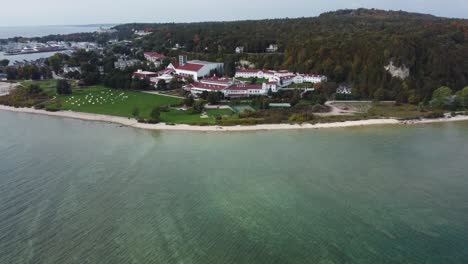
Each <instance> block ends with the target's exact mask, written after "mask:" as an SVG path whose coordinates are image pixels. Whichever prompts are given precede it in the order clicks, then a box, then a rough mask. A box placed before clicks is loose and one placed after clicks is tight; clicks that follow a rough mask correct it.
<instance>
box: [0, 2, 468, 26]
mask: <svg viewBox="0 0 468 264" xmlns="http://www.w3.org/2000/svg"><path fill="white" fill-rule="evenodd" d="M1 2H2V3H1V11H0V26H24V25H77V24H96V23H127V22H191V21H213V20H238V19H260V18H282V17H303V16H316V15H318V14H320V13H322V12H326V11H331V10H337V9H343V8H359V7H367V8H380V9H392V10H405V11H414V12H421V13H430V14H435V15H438V16H445V17H459V18H468V0H392V1H389V0H234V1H223V0H197V1H188V0H178V1H174V0H173V1H168V0H21V1H6V0H5V1H4V0H1Z"/></svg>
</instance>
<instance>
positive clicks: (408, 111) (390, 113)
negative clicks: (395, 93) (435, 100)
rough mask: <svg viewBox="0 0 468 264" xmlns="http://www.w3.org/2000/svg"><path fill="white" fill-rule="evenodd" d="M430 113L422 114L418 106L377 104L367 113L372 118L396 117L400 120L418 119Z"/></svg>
mask: <svg viewBox="0 0 468 264" xmlns="http://www.w3.org/2000/svg"><path fill="white" fill-rule="evenodd" d="M428 114H430V112H421V111H420V109H419V107H418V106H416V105H410V104H403V105H395V104H393V103H375V104H373V105H372V107H371V108H370V109H369V110H368V111H367V115H369V116H372V117H394V118H400V119H417V118H421V117H425V116H427V115H428Z"/></svg>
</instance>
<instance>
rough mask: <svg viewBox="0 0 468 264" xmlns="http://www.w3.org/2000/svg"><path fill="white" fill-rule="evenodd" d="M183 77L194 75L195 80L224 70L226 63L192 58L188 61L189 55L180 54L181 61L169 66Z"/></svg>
mask: <svg viewBox="0 0 468 264" xmlns="http://www.w3.org/2000/svg"><path fill="white" fill-rule="evenodd" d="M167 68H168V69H173V70H174V71H175V73H176V74H177V75H179V76H182V77H184V78H185V77H192V78H193V80H195V81H196V80H198V79H199V78H203V77H207V76H210V74H211V73H212V72H213V71H218V72H223V71H224V63H217V62H208V61H199V60H192V61H187V56H179V63H178V64H175V63H171V64H169V66H167Z"/></svg>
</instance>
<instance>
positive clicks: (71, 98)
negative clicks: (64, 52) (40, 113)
mask: <svg viewBox="0 0 468 264" xmlns="http://www.w3.org/2000/svg"><path fill="white" fill-rule="evenodd" d="M41 87H42V86H41ZM56 100H59V101H60V102H61V104H62V107H61V109H63V110H71V111H76V112H85V113H94V114H103V115H112V116H121V117H129V118H131V117H133V116H132V112H133V109H134V108H135V107H138V109H139V111H140V117H141V118H149V116H150V112H151V110H152V109H153V107H155V106H169V105H176V104H179V103H180V102H181V101H182V99H178V98H174V97H168V96H163V95H154V94H147V93H143V92H138V91H128V90H115V89H109V88H106V87H104V86H100V85H98V86H91V87H86V88H77V89H73V94H72V95H60V96H58V97H57V99H56ZM206 113H207V114H208V118H202V117H201V114H191V113H189V112H187V111H181V110H176V109H170V110H169V112H161V121H162V122H165V123H174V124H215V123H216V119H215V116H217V115H229V116H231V115H232V114H233V112H232V111H231V110H230V109H213V110H207V111H206Z"/></svg>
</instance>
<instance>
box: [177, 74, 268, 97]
mask: <svg viewBox="0 0 468 264" xmlns="http://www.w3.org/2000/svg"><path fill="white" fill-rule="evenodd" d="M276 88H277V87H276V83H271V84H270V83H264V84H262V85H257V84H245V83H243V82H238V81H235V80H232V79H227V78H216V77H214V78H207V79H202V80H200V81H199V82H195V83H192V84H189V85H186V86H184V89H185V90H187V91H190V92H191V93H192V94H193V95H199V94H201V93H203V92H220V93H223V94H224V96H225V97H229V98H242V97H250V96H260V95H267V94H268V91H269V89H271V90H272V91H274V92H276V91H277V89H276Z"/></svg>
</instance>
